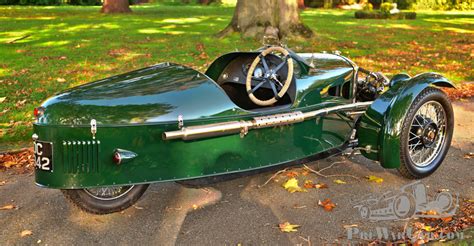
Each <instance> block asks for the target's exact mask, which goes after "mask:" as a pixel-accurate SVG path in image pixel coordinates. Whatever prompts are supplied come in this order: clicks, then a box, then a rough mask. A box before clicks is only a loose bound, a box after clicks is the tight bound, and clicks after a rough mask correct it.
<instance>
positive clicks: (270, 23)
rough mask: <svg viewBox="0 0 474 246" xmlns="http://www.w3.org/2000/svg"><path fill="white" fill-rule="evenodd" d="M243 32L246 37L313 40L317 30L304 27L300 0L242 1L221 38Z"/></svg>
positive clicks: (239, 0) (222, 32) (221, 33)
mask: <svg viewBox="0 0 474 246" xmlns="http://www.w3.org/2000/svg"><path fill="white" fill-rule="evenodd" d="M233 32H240V33H241V34H242V36H244V37H255V38H262V37H263V36H274V37H275V38H279V39H282V38H283V37H288V36H297V37H305V38H307V37H311V36H312V35H313V31H311V29H309V28H308V27H307V26H306V25H304V24H303V23H302V22H301V20H300V16H299V13H298V2H297V1H296V0H258V1H255V0H238V1H237V6H236V7H235V11H234V16H233V17H232V20H231V22H230V24H229V25H228V26H227V27H226V28H225V29H224V30H222V31H221V32H220V33H219V36H220V37H223V36H226V35H228V34H230V33H233Z"/></svg>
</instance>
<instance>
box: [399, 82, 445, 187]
mask: <svg viewBox="0 0 474 246" xmlns="http://www.w3.org/2000/svg"><path fill="white" fill-rule="evenodd" d="M400 128H401V129H400V130H401V132H400V134H401V135H400V167H399V168H398V170H399V171H400V173H401V174H402V175H403V176H405V177H407V178H410V179H418V178H423V177H426V176H428V175H430V174H432V173H433V172H434V171H436V169H437V168H438V167H439V166H440V165H441V163H442V162H443V160H444V158H445V157H446V154H447V153H448V150H449V147H450V146H451V139H452V137H453V128H454V113H453V108H452V106H451V102H450V101H449V99H448V97H447V96H446V94H445V93H444V92H443V91H441V90H439V89H437V88H435V87H428V88H426V89H424V90H423V91H422V92H421V93H420V94H419V95H418V96H417V97H416V98H415V100H414V101H413V103H411V105H410V106H409V108H408V111H407V113H406V115H405V119H404V121H403V125H402V126H401V127H400Z"/></svg>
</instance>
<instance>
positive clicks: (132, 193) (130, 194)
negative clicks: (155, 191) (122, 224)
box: [62, 184, 148, 214]
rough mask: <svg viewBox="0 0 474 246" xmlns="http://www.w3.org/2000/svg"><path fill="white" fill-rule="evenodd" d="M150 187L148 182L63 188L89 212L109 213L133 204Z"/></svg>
mask: <svg viewBox="0 0 474 246" xmlns="http://www.w3.org/2000/svg"><path fill="white" fill-rule="evenodd" d="M147 188H148V184H144V185H129V186H110V187H99V188H90V189H74V190H62V192H63V194H64V196H65V197H66V199H67V200H69V201H70V202H72V203H73V204H74V205H75V206H77V207H78V208H80V209H81V210H84V211H86V212H89V213H94V214H108V213H114V212H118V211H122V210H124V209H126V208H128V207H130V206H131V205H133V204H134V203H135V202H136V201H138V199H140V197H141V196H142V195H143V193H144V192H145V191H146V189H147Z"/></svg>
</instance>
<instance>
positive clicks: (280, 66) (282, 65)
mask: <svg viewBox="0 0 474 246" xmlns="http://www.w3.org/2000/svg"><path fill="white" fill-rule="evenodd" d="M287 62H288V56H285V57H284V59H283V62H282V63H280V64H278V66H277V67H276V68H275V69H274V70H273V71H274V72H275V73H277V72H278V71H280V69H282V68H283V67H284V66H285V65H286V63H287Z"/></svg>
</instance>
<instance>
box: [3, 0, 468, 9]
mask: <svg viewBox="0 0 474 246" xmlns="http://www.w3.org/2000/svg"><path fill="white" fill-rule="evenodd" d="M102 1H103V0H0V5H60V4H70V5H101V4H102ZM129 1H130V4H135V3H136V2H137V1H138V0H129ZM148 1H149V2H158V3H168V4H169V3H172V4H205V5H208V4H214V5H215V4H223V5H235V3H236V2H237V0H148ZM367 1H368V2H370V3H371V4H372V5H373V6H374V7H375V8H377V9H378V8H379V7H380V5H381V4H382V2H394V3H397V5H398V8H399V9H414V10H428V9H429V10H473V9H474V0H305V1H304V2H305V5H306V6H307V7H311V8H335V7H338V6H340V5H347V4H349V5H350V4H356V3H360V4H365V3H367Z"/></svg>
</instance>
